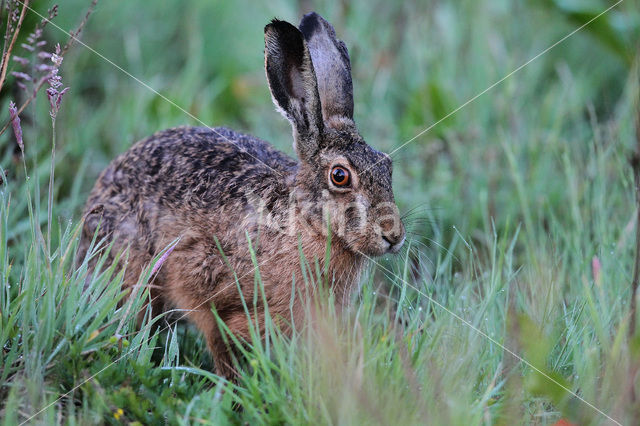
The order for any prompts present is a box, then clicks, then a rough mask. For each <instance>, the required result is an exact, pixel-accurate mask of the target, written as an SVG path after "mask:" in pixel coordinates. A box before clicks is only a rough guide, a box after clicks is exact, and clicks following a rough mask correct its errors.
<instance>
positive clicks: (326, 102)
mask: <svg viewBox="0 0 640 426" xmlns="http://www.w3.org/2000/svg"><path fill="white" fill-rule="evenodd" d="M300 31H301V32H302V34H303V35H304V39H305V40H306V42H307V46H309V53H310V54H311V59H312V60H313V67H314V69H315V71H316V78H317V80H318V93H319V94H320V104H321V105H322V117H323V118H324V121H325V123H326V124H327V125H328V126H332V124H333V125H336V124H339V123H344V122H345V119H346V121H347V122H353V84H352V82H351V62H350V61H349V52H348V51H347V46H345V44H344V42H342V41H341V40H338V39H337V38H336V32H335V30H334V29H333V27H332V26H331V24H330V23H328V22H327V21H325V20H324V18H322V16H320V15H318V14H317V13H315V12H311V13H308V14H306V15H304V17H303V18H302V21H301V22H300Z"/></svg>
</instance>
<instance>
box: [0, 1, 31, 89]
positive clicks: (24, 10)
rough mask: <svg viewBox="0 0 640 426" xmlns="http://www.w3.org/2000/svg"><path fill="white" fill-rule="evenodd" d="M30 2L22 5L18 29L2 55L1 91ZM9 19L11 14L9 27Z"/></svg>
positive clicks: (0, 70)
mask: <svg viewBox="0 0 640 426" xmlns="http://www.w3.org/2000/svg"><path fill="white" fill-rule="evenodd" d="M29 1H30V0H24V3H22V11H21V12H20V17H19V18H18V23H17V24H16V29H15V30H14V31H13V36H12V37H11V42H9V47H8V48H7V50H6V51H4V52H3V53H2V65H1V66H0V90H2V86H3V85H4V80H5V78H6V77H7V67H8V65H9V58H10V57H11V50H13V46H14V44H15V43H16V40H17V39H18V34H19V33H20V27H22V21H24V16H25V15H26V13H27V8H28V7H29ZM9 19H11V14H9V16H8V17H7V26H8V25H9V21H8V20H9Z"/></svg>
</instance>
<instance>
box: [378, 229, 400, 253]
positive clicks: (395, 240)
mask: <svg viewBox="0 0 640 426" xmlns="http://www.w3.org/2000/svg"><path fill="white" fill-rule="evenodd" d="M404 237H405V234H404V227H401V228H400V229H399V230H393V229H391V230H389V231H387V232H384V231H383V232H382V239H383V240H385V241H386V242H387V243H389V247H388V249H387V250H388V251H390V252H393V253H396V252H397V251H398V250H400V247H402V244H404Z"/></svg>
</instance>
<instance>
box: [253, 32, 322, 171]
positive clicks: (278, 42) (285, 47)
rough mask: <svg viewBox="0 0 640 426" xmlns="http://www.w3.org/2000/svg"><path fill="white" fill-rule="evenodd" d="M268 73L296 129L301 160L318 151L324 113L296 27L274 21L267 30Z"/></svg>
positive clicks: (275, 98) (276, 97) (274, 93)
mask: <svg viewBox="0 0 640 426" xmlns="http://www.w3.org/2000/svg"><path fill="white" fill-rule="evenodd" d="M264 43H265V70H266V73H267V80H268V81H269V88H270V89H271V96H272V97H273V102H274V103H275V104H276V106H277V107H278V109H279V110H280V112H281V113H282V115H284V116H285V117H286V118H287V119H288V120H289V121H290V122H291V125H292V126H293V130H294V140H295V148H296V151H297V153H298V156H299V157H300V159H308V158H309V157H310V156H311V155H313V154H314V153H315V152H316V150H317V149H318V141H319V140H320V136H319V135H320V134H321V132H322V126H323V123H322V112H321V109H320V97H319V96H318V83H317V82H316V75H315V72H314V70H313V63H312V61H311V56H310V55H309V50H308V49H307V45H306V43H305V41H304V38H303V37H302V33H300V30H298V29H297V28H296V27H294V26H293V25H291V24H290V23H288V22H285V21H279V20H277V19H274V20H273V21H271V23H270V24H268V25H267V26H266V27H264Z"/></svg>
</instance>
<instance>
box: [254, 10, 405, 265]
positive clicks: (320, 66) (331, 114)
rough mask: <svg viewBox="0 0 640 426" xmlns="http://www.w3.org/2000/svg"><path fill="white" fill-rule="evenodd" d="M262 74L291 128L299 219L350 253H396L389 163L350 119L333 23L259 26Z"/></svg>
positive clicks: (400, 228)
mask: <svg viewBox="0 0 640 426" xmlns="http://www.w3.org/2000/svg"><path fill="white" fill-rule="evenodd" d="M265 46H266V48H265V68H266V73H267V79H268V81H269V87H270V89H271V94H272V96H273V101H274V103H275V104H276V107H277V108H278V109H279V110H280V112H281V113H282V114H283V115H284V116H285V117H286V118H287V119H288V120H289V121H290V122H291V125H292V127H293V138H294V147H295V150H296V153H297V155H298V158H299V160H300V165H299V168H298V171H297V175H296V193H297V203H298V205H299V212H300V214H301V216H302V218H303V221H304V222H305V223H306V224H307V225H308V226H309V227H310V228H311V229H312V230H313V231H314V232H317V233H325V232H326V230H327V228H328V227H327V218H328V220H329V224H330V229H331V233H332V236H333V237H334V238H337V239H338V240H339V241H340V242H341V243H342V244H343V245H344V246H346V247H347V248H348V249H349V250H351V251H354V252H362V253H364V254H366V255H381V254H384V253H388V252H396V251H398V250H399V249H400V247H401V246H402V243H403V242H404V236H405V231H404V225H403V224H402V221H401V219H400V215H399V212H398V208H397V207H396V204H395V201H394V198H393V191H392V188H391V170H392V167H391V158H390V157H389V156H388V155H386V154H384V153H382V152H379V151H376V150H375V149H373V148H372V147H370V146H369V145H367V143H366V142H365V141H364V139H363V138H362V136H360V134H359V133H358V130H357V129H356V125H355V123H354V121H353V87H352V83H351V64H350V62H349V53H348V52H347V48H346V46H345V45H344V43H343V42H342V41H340V40H338V39H336V35H335V31H334V29H333V27H332V26H331V24H329V23H328V22H327V21H325V20H324V19H323V18H322V17H320V16H319V15H318V14H316V13H310V14H308V15H305V16H304V18H303V19H302V22H301V23H300V28H299V29H298V28H296V27H294V26H293V25H291V24H289V23H288V22H284V21H279V20H273V21H272V22H271V23H270V24H269V25H267V26H266V27H265Z"/></svg>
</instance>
